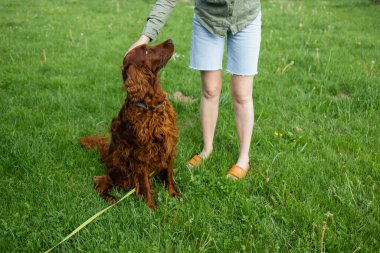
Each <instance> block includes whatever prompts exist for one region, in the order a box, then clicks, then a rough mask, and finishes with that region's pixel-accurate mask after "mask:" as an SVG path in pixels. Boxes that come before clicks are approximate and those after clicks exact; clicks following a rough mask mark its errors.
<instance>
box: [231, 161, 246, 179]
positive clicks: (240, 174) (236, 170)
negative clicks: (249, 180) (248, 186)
mask: <svg viewBox="0 0 380 253" xmlns="http://www.w3.org/2000/svg"><path fill="white" fill-rule="evenodd" d="M248 170H249V166H248V168H247V169H246V170H245V169H243V168H242V167H240V166H239V165H236V164H235V165H234V166H232V168H231V169H230V171H229V172H228V174H230V175H232V176H234V177H236V178H240V179H241V178H244V177H245V176H246V175H247V172H248Z"/></svg>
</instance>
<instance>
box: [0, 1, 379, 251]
mask: <svg viewBox="0 0 380 253" xmlns="http://www.w3.org/2000/svg"><path fill="white" fill-rule="evenodd" d="M153 2H154V1H153V0H149V1H148V0H146V1H132V0H128V1H117V0H112V1H98V0H93V1H89V0H87V1H79V0H65V1H56V0H55V1H43V0H35V1H20V0H13V1H11V0H2V1H1V2H0V13H1V19H0V110H1V114H0V115H1V121H0V138H1V140H0V152H1V153H0V173H1V174H0V175H1V177H0V252H42V251H45V250H47V249H49V248H50V247H52V246H53V245H55V244H56V243H58V242H59V241H60V240H61V239H63V238H64V237H65V236H66V235H68V234H69V233H70V232H71V231H72V230H73V229H75V228H76V227H77V226H78V225H80V224H81V223H82V222H84V221H85V220H86V219H88V218H89V217H90V216H92V215H93V214H95V213H96V212H98V211H100V210H101V209H103V208H105V207H106V206H107V205H106V203H105V202H104V201H103V200H102V199H101V198H100V197H99V196H98V195H97V193H96V192H95V190H94V189H93V186H92V177H93V176H95V175H100V174H102V173H103V171H104V170H105V168H104V166H103V165H102V164H101V163H100V161H99V159H98V155H97V154H96V153H92V152H88V151H87V150H84V149H82V148H81V147H80V146H79V145H78V140H79V139H80V138H81V137H82V136H86V135H90V134H94V133H104V132H108V129H109V123H110V121H111V119H112V117H113V116H115V115H116V113H117V112H118V109H119V108H120V107H121V104H122V102H123V100H124V98H125V94H124V93H123V92H122V90H121V75H120V64H121V61H122V58H123V55H124V53H125V51H126V50H127V49H128V48H129V46H130V45H131V44H132V43H133V42H134V41H135V40H136V39H137V38H138V36H139V34H140V32H141V30H142V29H143V26H144V24H145V19H146V16H147V14H148V12H149V10H150V8H151V5H152V4H153ZM262 13H263V16H262V22H263V26H262V44H261V54H260V64H259V75H258V76H257V77H256V78H255V88H254V101H255V130H254V138H253V140H252V149H251V171H250V173H249V175H248V177H247V178H246V179H245V180H244V181H239V182H231V181H227V180H226V179H225V175H226V173H227V171H228V169H229V167H230V166H231V165H232V164H233V163H234V162H235V161H236V158H237V155H238V141H237V135H236V130H235V123H234V113H233V106H232V100H231V95H230V88H229V76H228V75H227V74H224V76H223V77H224V83H223V91H222V92H223V93H222V97H221V100H220V108H221V110H220V117H219V121H218V125H217V132H216V136H215V143H214V153H213V154H212V156H211V158H210V159H209V160H208V161H207V162H206V163H205V164H204V165H202V166H201V167H200V168H199V169H197V170H195V171H194V172H190V171H189V170H188V169H186V167H185V165H186V161H187V160H188V159H189V158H190V157H191V155H193V154H195V153H196V152H199V151H200V148H201V146H202V142H201V128H200V120H199V99H200V94H201V90H200V78H199V73H198V72H196V71H192V70H190V69H188V67H187V65H188V63H189V48H190V39H191V21H192V16H193V5H192V1H190V3H189V1H180V2H179V3H178V4H177V7H176V9H175V10H174V12H173V13H172V15H171V17H170V19H169V21H168V23H167V25H166V26H165V28H164V29H163V30H162V32H161V34H160V36H159V38H158V41H162V40H164V39H167V38H172V39H173V40H174V43H175V45H176V54H177V57H176V59H175V60H171V61H170V62H169V64H168V65H167V66H166V68H165V69H164V70H163V71H162V72H161V75H160V78H161V83H162V84H163V87H164V88H165V90H166V91H167V92H168V93H169V94H173V93H174V92H176V91H181V92H182V93H183V94H185V95H186V96H190V97H193V98H194V99H195V102H194V103H191V104H186V103H182V102H178V101H174V100H173V104H174V106H175V110H176V112H177V121H178V122H177V124H178V127H179V130H180V131H179V136H180V139H179V143H178V155H177V159H176V166H175V172H176V181H177V183H178V185H179V188H180V190H181V192H182V198H181V199H171V198H170V197H168V196H167V193H166V191H165V189H164V188H163V187H162V186H161V184H160V183H159V181H155V183H154V184H155V190H156V194H155V200H156V202H157V205H158V210H157V212H152V211H151V210H150V209H148V208H147V207H146V205H145V203H144V201H142V200H140V199H138V198H136V197H135V196H134V195H132V196H131V197H129V198H128V199H126V200H125V201H124V202H122V203H121V204H120V206H119V207H117V208H112V209H110V210H109V211H108V212H106V213H105V214H103V215H102V216H101V217H100V218H99V219H97V220H96V221H95V222H93V223H91V224H90V225H89V226H87V227H86V228H85V229H84V230H82V231H80V232H79V233H78V234H77V235H75V236H74V237H72V238H71V239H70V240H69V241H67V242H65V243H63V244H62V245H60V246H59V247H58V248H57V249H56V250H55V252H321V239H322V233H324V238H323V245H324V248H323V249H322V250H323V251H325V252H379V250H380V165H379V164H380V127H379V126H380V22H379V20H380V5H378V4H377V1H373V0H372V1H370V0H339V1H338V0H337V1H312V0H310V1H262ZM114 193H115V194H116V195H117V196H118V197H119V198H120V197H121V196H123V195H124V194H125V193H124V192H118V191H115V192H114ZM326 221H327V224H326V225H325V228H323V224H324V222H326Z"/></svg>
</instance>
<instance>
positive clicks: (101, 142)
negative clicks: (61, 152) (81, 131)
mask: <svg viewBox="0 0 380 253" xmlns="http://www.w3.org/2000/svg"><path fill="white" fill-rule="evenodd" d="M79 143H80V145H82V146H83V147H85V148H87V149H90V150H97V151H99V153H100V155H101V157H102V160H104V159H105V158H106V157H107V155H108V149H109V146H110V140H109V138H108V137H107V136H105V135H93V136H88V137H84V138H82V139H81V140H80V141H79Z"/></svg>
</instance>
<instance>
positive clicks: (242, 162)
mask: <svg viewBox="0 0 380 253" xmlns="http://www.w3.org/2000/svg"><path fill="white" fill-rule="evenodd" d="M252 87H253V76H239V75H232V77H231V93H232V98H233V103H234V108H235V121H236V128H237V133H238V136H239V143H240V153H239V158H238V160H237V162H236V164H237V165H239V166H240V167H242V168H244V169H245V168H248V163H249V147H250V144H251V138H252V132H253V124H254V109H253V98H252Z"/></svg>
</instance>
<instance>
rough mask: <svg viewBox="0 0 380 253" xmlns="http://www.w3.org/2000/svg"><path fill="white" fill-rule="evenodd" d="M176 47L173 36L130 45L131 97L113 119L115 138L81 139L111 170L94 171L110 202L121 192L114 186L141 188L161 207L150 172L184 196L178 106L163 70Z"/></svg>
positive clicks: (126, 65)
mask: <svg viewBox="0 0 380 253" xmlns="http://www.w3.org/2000/svg"><path fill="white" fill-rule="evenodd" d="M173 51H174V45H173V42H172V40H167V41H165V42H163V43H161V44H159V45H157V46H154V47H151V46H148V45H141V46H139V47H136V48H135V49H133V50H132V51H130V52H129V53H128V54H127V55H126V56H125V57H124V61H123V66H122V75H123V82H124V89H125V90H126V91H127V98H126V99H125V102H124V104H123V106H122V107H121V109H120V111H119V114H118V115H117V117H115V118H114V119H113V120H112V124H111V133H112V138H111V141H110V140H109V139H108V138H107V137H105V136H90V137H86V138H83V139H81V140H80V144H81V145H82V146H84V147H86V148H89V149H97V150H98V151H99V152H100V154H101V160H102V162H103V163H104V164H105V165H106V166H107V172H106V173H105V174H104V175H102V176H97V177H94V185H95V189H96V190H97V191H98V192H99V194H100V195H101V196H102V197H103V198H104V199H105V200H106V201H107V202H108V203H114V202H115V201H116V199H115V197H114V196H112V195H110V194H109V193H108V191H109V190H110V189H111V188H112V187H117V188H122V189H125V190H129V189H132V188H133V187H135V188H136V194H137V195H138V196H143V197H145V201H146V204H147V205H148V206H149V207H150V208H152V209H153V210H155V209H156V205H155V203H154V200H153V198H152V192H153V190H152V184H151V177H150V175H151V174H152V173H153V174H154V175H159V176H160V178H161V179H162V180H163V182H164V184H165V185H166V186H167V188H168V192H169V195H170V196H178V195H179V193H178V191H177V189H176V186H175V182H174V178H173V177H174V173H173V165H174V157H175V154H176V142H177V129H176V126H175V120H176V119H175V118H176V115H175V112H174V110H173V106H172V105H171V103H170V102H169V99H168V95H167V94H166V93H165V92H164V91H163V90H162V88H161V85H160V82H159V80H158V72H159V70H160V69H161V68H163V67H164V66H165V64H166V63H167V62H168V61H169V59H170V58H171V56H172V54H173Z"/></svg>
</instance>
